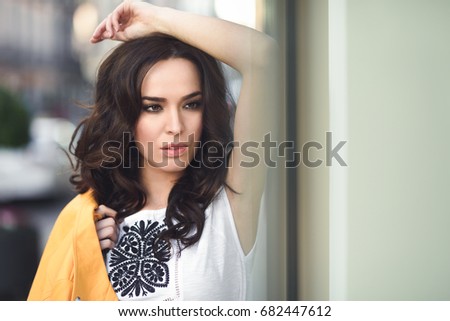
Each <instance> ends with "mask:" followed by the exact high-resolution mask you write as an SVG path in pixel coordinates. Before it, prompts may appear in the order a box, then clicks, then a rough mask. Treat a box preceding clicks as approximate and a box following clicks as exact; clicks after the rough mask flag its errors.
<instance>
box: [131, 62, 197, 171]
mask: <svg viewBox="0 0 450 321" xmlns="http://www.w3.org/2000/svg"><path fill="white" fill-rule="evenodd" d="M141 96H142V111H141V115H140V116H139V118H138V121H137V124H136V128H135V141H136V145H137V146H138V149H139V152H140V153H141V155H142V156H143V158H144V160H145V164H140V166H141V167H142V166H144V167H149V166H150V167H152V168H157V169H159V170H162V171H166V172H177V171H183V170H184V169H185V168H186V167H187V166H188V165H189V162H190V161H191V160H192V159H193V157H194V155H195V152H196V149H197V146H199V141H200V137H201V133H202V116H203V100H202V99H203V98H202V88H201V82H200V76H199V73H198V70H197V68H196V67H195V65H194V64H193V63H192V62H190V61H189V60H187V59H183V58H172V59H168V60H162V61H159V62H157V63H156V64H155V65H154V66H152V67H151V68H150V70H149V71H148V72H147V74H146V76H145V78H144V80H143V83H142V88H141Z"/></svg>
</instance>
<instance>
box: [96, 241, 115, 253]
mask: <svg viewBox="0 0 450 321" xmlns="http://www.w3.org/2000/svg"><path fill="white" fill-rule="evenodd" d="M115 246H116V243H114V242H113V241H111V240H110V239H104V240H101V241H100V248H101V249H102V251H103V250H112V249H113V248H114V247H115Z"/></svg>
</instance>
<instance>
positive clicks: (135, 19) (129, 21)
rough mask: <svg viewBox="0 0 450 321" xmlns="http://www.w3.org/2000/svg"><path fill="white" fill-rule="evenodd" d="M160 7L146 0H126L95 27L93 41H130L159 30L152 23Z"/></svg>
mask: <svg viewBox="0 0 450 321" xmlns="http://www.w3.org/2000/svg"><path fill="white" fill-rule="evenodd" d="M157 10H158V7H156V6H154V5H151V4H149V3H145V2H134V1H131V0H125V1H124V2H123V3H122V4H120V5H119V6H118V7H116V9H114V11H113V12H111V13H110V14H109V15H108V17H106V18H105V19H104V20H103V21H102V22H101V23H100V24H99V25H98V26H97V29H95V31H94V34H93V35H92V37H91V42H92V43H98V42H100V41H102V40H104V39H112V40H120V41H128V40H132V39H136V38H139V37H143V36H146V35H149V34H150V33H152V32H155V31H157V28H156V27H155V26H154V25H153V24H152V22H153V23H154V19H152V17H154V16H155V13H156V11H157Z"/></svg>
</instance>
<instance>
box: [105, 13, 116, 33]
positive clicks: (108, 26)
mask: <svg viewBox="0 0 450 321" xmlns="http://www.w3.org/2000/svg"><path fill="white" fill-rule="evenodd" d="M114 33H115V32H114V30H113V25H112V14H111V13H110V14H109V15H108V17H107V18H106V36H107V37H109V38H113V37H114Z"/></svg>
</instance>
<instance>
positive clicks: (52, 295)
mask: <svg viewBox="0 0 450 321" xmlns="http://www.w3.org/2000/svg"><path fill="white" fill-rule="evenodd" d="M105 39H113V40H120V41H124V43H123V44H121V45H119V46H118V47H117V48H116V49H115V50H114V51H113V52H112V53H111V54H110V55H109V56H108V58H107V59H106V60H105V61H104V62H103V63H102V64H101V66H100V68H99V72H98V78H97V84H96V99H95V104H94V106H93V110H92V114H91V115H90V116H89V117H88V118H87V119H85V120H84V121H83V122H82V123H81V124H80V126H79V127H78V129H77V132H79V139H78V141H77V146H76V148H75V150H74V154H75V156H76V158H77V164H76V174H74V175H73V177H72V183H73V184H74V185H75V187H76V188H77V190H78V192H79V193H80V195H78V196H77V197H76V198H75V199H74V200H73V201H72V202H71V203H69V204H68V205H67V206H66V208H65V209H64V210H63V212H62V213H61V214H60V216H59V218H58V220H57V222H56V224H55V227H54V228H53V231H52V233H51V235H50V238H49V241H48V243H47V246H46V249H45V251H44V254H43V257H42V259H41V263H40V266H39V269H38V272H37V274H36V277H35V280H34V282H33V286H32V289H31V291H30V295H29V300H46V299H48V300H75V299H79V300H117V299H119V300H243V299H245V298H246V289H247V283H248V277H249V273H250V270H251V264H252V254H253V248H254V244H255V238H256V227H257V221H258V213H259V204H260V200H261V194H262V191H263V188H264V183H265V166H264V158H263V154H264V153H263V150H262V146H261V142H262V141H263V137H264V134H266V133H268V132H269V131H270V130H271V121H272V120H273V119H274V115H275V113H276V112H277V105H276V102H277V101H276V97H277V93H276V89H275V88H276V86H275V82H276V80H277V77H276V66H275V65H276V64H275V62H276V50H277V49H276V44H275V43H274V41H273V40H272V39H271V38H269V37H268V36H266V35H264V34H262V33H260V32H257V31H255V30H253V29H250V28H246V27H243V26H240V25H237V24H233V23H230V22H227V21H222V20H219V19H215V18H211V17H205V16H199V15H194V14H190V13H186V12H180V11H177V10H173V9H170V8H162V7H156V6H153V5H150V4H147V3H143V2H132V1H125V2H123V3H122V4H121V5H119V6H118V7H117V8H116V9H115V10H114V11H113V12H112V13H111V14H110V15H109V16H108V17H107V18H106V19H105V20H104V21H103V22H102V23H101V24H100V25H99V26H98V27H97V29H96V31H95V32H94V34H93V36H92V39H91V41H92V42H93V43H97V42H100V41H103V40H105ZM218 61H222V62H224V63H226V64H228V65H230V66H231V67H233V68H234V69H236V70H237V71H239V72H240V73H241V75H242V87H241V91H240V96H239V101H238V104H237V107H236V112H235V118H234V120H232V117H231V112H232V111H233V109H234V108H233V106H232V103H231V100H230V99H229V98H230V97H229V95H228V94H227V91H226V85H225V80H224V77H223V74H222V71H221V68H220V65H219V63H218ZM231 124H233V128H231ZM75 136H76V135H74V137H75ZM250 147H251V148H250ZM99 204H101V205H99ZM102 252H103V253H104V254H105V253H106V255H104V256H102Z"/></svg>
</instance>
